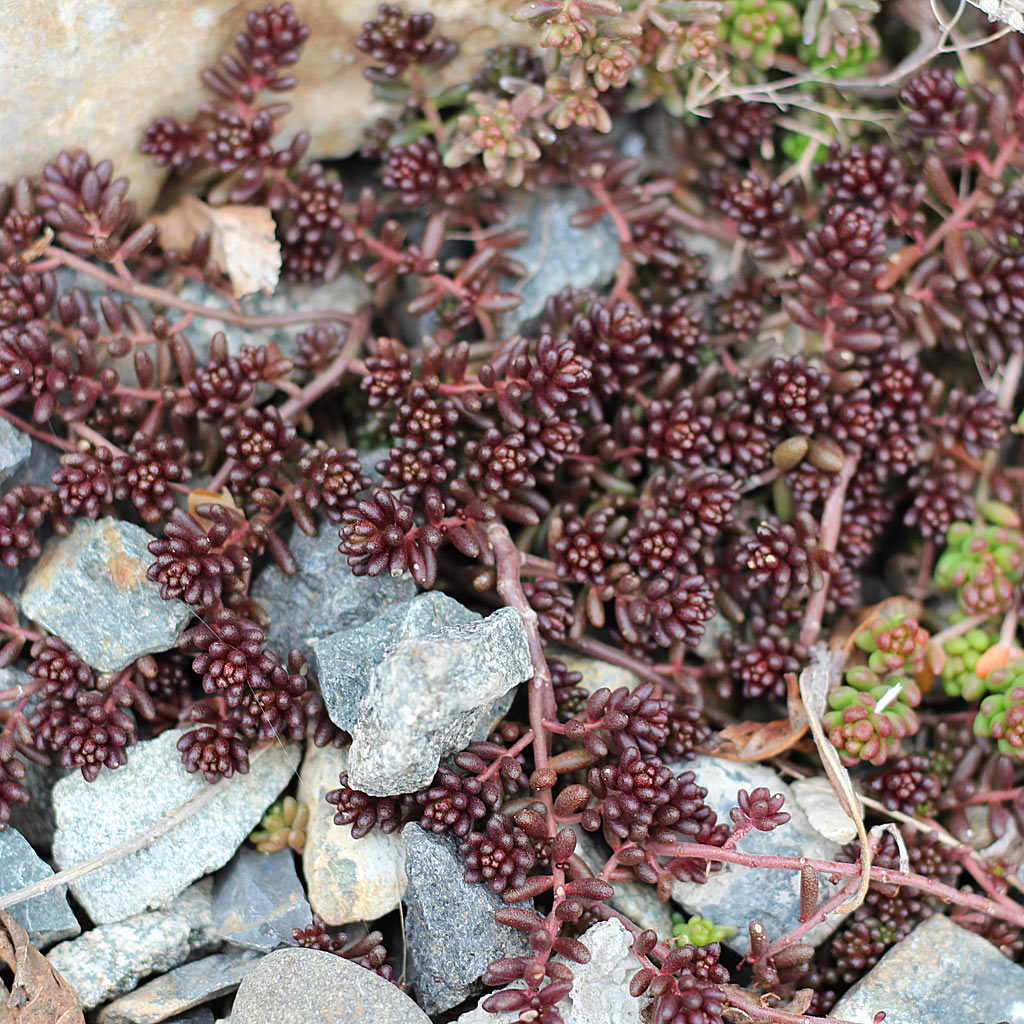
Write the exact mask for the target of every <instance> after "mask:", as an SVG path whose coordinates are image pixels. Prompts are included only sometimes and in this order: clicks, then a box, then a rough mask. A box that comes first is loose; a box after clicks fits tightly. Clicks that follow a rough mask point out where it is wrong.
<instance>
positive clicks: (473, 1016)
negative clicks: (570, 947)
mask: <svg viewBox="0 0 1024 1024" xmlns="http://www.w3.org/2000/svg"><path fill="white" fill-rule="evenodd" d="M581 941H582V942H583V945H584V946H586V947H587V949H589V950H590V961H589V963H585V964H570V965H569V966H570V967H571V968H572V973H573V983H572V991H571V992H570V993H569V994H568V995H567V996H566V997H565V999H564V1000H563V1001H562V1002H561V1003H559V1004H558V1009H559V1011H560V1012H561V1014H562V1019H563V1020H564V1021H565V1024H642V1022H643V1021H645V1020H649V1019H650V1014H649V1012H648V1008H649V1006H650V1002H651V1000H650V998H648V997H643V998H640V999H636V998H634V997H633V996H631V995H630V994H629V982H630V979H631V978H632V977H633V975H634V974H636V972H637V971H638V970H640V961H639V960H637V958H636V957H635V956H634V955H633V951H632V949H631V948H630V947H631V946H632V944H633V937H632V936H631V935H630V934H629V932H628V931H626V929H625V927H624V926H623V924H622V922H621V921H615V920H611V921H599V922H598V923H597V924H595V925H591V926H590V927H589V928H588V929H587V930H586V931H585V932H584V933H583V935H582V936H581ZM554 959H555V960H561V959H562V958H561V957H557V956H556V957H554ZM522 987H523V986H522V982H516V983H514V984H512V985H510V986H509V988H522ZM518 1020H519V1016H518V1014H515V1013H488V1012H487V1011H486V1010H485V1009H484V1008H483V1007H482V1006H480V1005H477V1006H476V1008H475V1009H472V1010H467V1011H466V1012H465V1013H464V1014H462V1016H461V1017H459V1018H458V1019H457V1020H456V1022H455V1024H515V1022H516V1021H518Z"/></svg>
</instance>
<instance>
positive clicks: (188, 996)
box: [96, 952, 330, 1024]
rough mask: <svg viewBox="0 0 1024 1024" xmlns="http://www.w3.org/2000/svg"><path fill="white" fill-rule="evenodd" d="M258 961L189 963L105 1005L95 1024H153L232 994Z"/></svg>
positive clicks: (238, 956)
mask: <svg viewBox="0 0 1024 1024" xmlns="http://www.w3.org/2000/svg"><path fill="white" fill-rule="evenodd" d="M329 955H330V954H328V956H329ZM258 959H259V954H258V953H252V952H244V953H215V954H214V955H213V956H207V957H204V958H203V959H202V960H193V961H192V962H191V963H188V964H185V965H184V966H182V967H178V968H176V969H175V970H173V971H170V972H168V973H167V974H163V975H161V976H160V977H159V978H154V979H153V980H152V981H150V982H147V983H146V984H145V985H142V986H141V987H139V988H137V989H136V990H135V991H134V992H129V993H128V994H127V995H125V996H121V998H120V999H115V1000H114V1001H113V1002H112V1003H108V1004H107V1005H106V1006H104V1007H103V1009H102V1010H100V1012H99V1013H98V1014H97V1015H96V1020H97V1021H98V1024H157V1022H158V1021H162V1020H167V1018H168V1017H171V1016H173V1015H174V1014H180V1013H184V1012H185V1011H186V1010H190V1009H191V1008H192V1007H193V1006H198V1005H199V1004H200V1003H205V1002H207V1000H210V999H218V998H219V997H220V996H225V995H227V994H228V993H230V992H234V990H235V989H236V988H238V986H239V984H241V981H242V979H243V978H244V977H245V976H246V974H248V973H249V971H250V970H251V969H252V966H253V963H254V961H256V960H258Z"/></svg>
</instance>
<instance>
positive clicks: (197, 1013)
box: [167, 1007, 213, 1024]
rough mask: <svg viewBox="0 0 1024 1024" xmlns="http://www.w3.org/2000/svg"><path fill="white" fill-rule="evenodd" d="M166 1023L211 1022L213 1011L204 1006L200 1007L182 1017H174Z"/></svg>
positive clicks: (204, 1023) (202, 1023)
mask: <svg viewBox="0 0 1024 1024" xmlns="http://www.w3.org/2000/svg"><path fill="white" fill-rule="evenodd" d="M167 1024H213V1011H212V1010H207V1009H206V1007H200V1008H199V1009H198V1010H192V1012H191V1013H186V1014H185V1015H184V1016H182V1017H175V1018H174V1020H171V1021H168V1022H167Z"/></svg>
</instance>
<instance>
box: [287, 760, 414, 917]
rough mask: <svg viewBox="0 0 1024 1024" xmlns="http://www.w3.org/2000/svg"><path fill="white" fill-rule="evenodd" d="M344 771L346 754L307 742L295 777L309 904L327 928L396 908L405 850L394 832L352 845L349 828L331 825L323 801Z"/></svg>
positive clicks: (403, 875)
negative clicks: (304, 810)
mask: <svg viewBox="0 0 1024 1024" xmlns="http://www.w3.org/2000/svg"><path fill="white" fill-rule="evenodd" d="M348 765H349V751H348V749H345V748H343V749H341V750H338V749H337V748H335V747H330V746H328V747H317V746H314V744H313V742H312V741H310V742H309V744H308V748H307V752H306V757H305V760H304V761H303V762H302V772H301V774H300V776H299V799H300V800H301V801H302V802H303V803H305V804H306V806H307V807H309V822H308V823H307V825H306V845H305V848H304V849H303V852H302V870H303V874H304V875H305V878H306V886H307V892H308V894H309V902H310V905H311V906H312V908H313V910H315V911H316V912H317V913H318V914H319V915H320V916H321V917H322V918H323V919H324V920H325V921H326V922H327V923H328V924H332V925H338V924H349V923H350V922H353V921H374V920H376V919H377V918H378V917H383V916H384V915H385V914H388V913H390V912H391V911H392V910H394V909H395V907H397V906H398V904H399V903H401V901H402V896H403V895H404V894H405V886H406V873H405V846H404V845H403V843H402V837H401V836H400V835H399V834H398V833H397V832H392V833H390V834H389V835H385V834H384V833H383V832H381V831H380V829H374V830H373V831H372V832H370V834H369V835H366V836H363V837H362V838H361V839H353V838H352V829H351V827H349V826H341V825H335V824H334V813H335V808H334V806H333V805H332V804H329V803H328V802H327V800H326V799H325V797H326V795H327V793H329V792H330V791H331V790H332V789H337V788H338V776H339V775H340V774H341V773H342V772H343V771H347V770H348Z"/></svg>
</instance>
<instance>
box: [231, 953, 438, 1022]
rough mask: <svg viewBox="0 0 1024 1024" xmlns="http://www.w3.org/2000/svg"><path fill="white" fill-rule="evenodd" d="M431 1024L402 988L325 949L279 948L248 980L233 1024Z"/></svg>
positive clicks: (235, 1006) (240, 991)
mask: <svg viewBox="0 0 1024 1024" xmlns="http://www.w3.org/2000/svg"><path fill="white" fill-rule="evenodd" d="M284 1021H288V1022H289V1024H290V1022H292V1021H294V1022H296V1024H298V1022H299V1021H301V1022H302V1024H342V1022H344V1024H348V1022H350V1021H351V1022H352V1024H355V1022H356V1021H360V1022H361V1021H367V1022H372V1024H430V1018H429V1017H428V1016H427V1015H426V1014H425V1013H424V1012H423V1011H422V1010H421V1009H420V1008H419V1007H418V1006H417V1005H416V1004H415V1003H414V1002H413V1001H412V1000H411V999H410V998H409V997H408V996H407V995H406V994H405V993H404V992H403V991H402V990H401V989H400V988H399V987H398V986H397V985H393V984H392V983H391V982H390V981H385V980H384V979H383V978H382V977H380V975H377V974H374V973H373V971H368V970H366V968H365V967H359V966H358V965H357V964H354V963H352V961H351V960H344V959H342V958H341V957H340V956H335V955H334V954H333V953H325V952H323V950H320V949H300V948H297V949H279V950H277V951H276V952H273V953H268V954H267V955H266V956H265V957H263V959H262V960H261V961H260V962H259V963H258V964H256V966H255V967H254V968H253V969H252V970H251V971H250V972H249V973H248V974H247V975H246V977H245V980H244V981H243V982H242V984H241V986H239V989H238V994H237V995H236V996H235V1002H234V1004H233V1006H232V1007H231V1024H283V1022H284Z"/></svg>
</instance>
